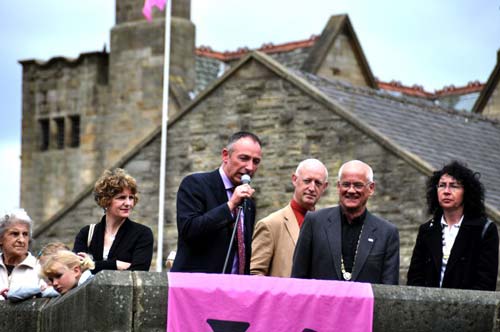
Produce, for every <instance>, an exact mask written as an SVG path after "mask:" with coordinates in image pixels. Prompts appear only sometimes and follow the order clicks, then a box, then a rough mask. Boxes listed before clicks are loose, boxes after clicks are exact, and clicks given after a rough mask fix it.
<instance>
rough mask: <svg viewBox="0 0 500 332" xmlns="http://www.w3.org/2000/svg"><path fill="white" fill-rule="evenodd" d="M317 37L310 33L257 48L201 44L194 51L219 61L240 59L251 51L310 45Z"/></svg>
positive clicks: (277, 49) (265, 51)
mask: <svg viewBox="0 0 500 332" xmlns="http://www.w3.org/2000/svg"><path fill="white" fill-rule="evenodd" d="M318 39H319V36H318V35H311V37H309V38H308V39H303V40H296V41H291V42H286V43H282V44H276V45H275V44H273V43H264V44H262V46H261V47H259V48H254V49H251V48H248V47H240V48H238V49H236V51H224V52H219V51H214V50H213V49H212V48H211V47H210V46H204V45H201V46H199V47H197V48H196V50H195V53H196V55H199V56H205V57H208V58H214V59H217V60H221V61H230V60H236V59H240V58H241V57H243V56H245V55H247V54H248V53H251V52H252V51H261V52H264V53H268V54H269V53H279V52H289V51H293V50H296V49H298V48H307V47H312V46H313V45H314V43H315V42H316V41H317V40H318Z"/></svg>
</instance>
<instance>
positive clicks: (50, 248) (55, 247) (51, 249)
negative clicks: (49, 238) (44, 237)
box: [38, 242, 70, 258]
mask: <svg viewBox="0 0 500 332" xmlns="http://www.w3.org/2000/svg"><path fill="white" fill-rule="evenodd" d="M59 250H70V249H69V247H68V246H67V245H65V244H64V243H62V242H51V243H49V244H47V245H46V246H45V247H43V248H42V249H41V250H40V251H39V252H38V258H40V257H42V256H50V255H54V254H55V253H56V252H58V251H59Z"/></svg>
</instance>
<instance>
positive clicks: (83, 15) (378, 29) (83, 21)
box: [0, 0, 500, 212]
mask: <svg viewBox="0 0 500 332" xmlns="http://www.w3.org/2000/svg"><path fill="white" fill-rule="evenodd" d="M174 1H175V0H174ZM138 10H141V8H138ZM114 11H115V1H114V0H86V1H67V0H43V1H35V0H31V1H1V2H0V22H2V28H1V29H0V73H1V79H0V100H1V101H2V104H1V108H0V109H1V119H2V120H1V121H0V187H1V188H2V189H1V191H0V212H1V211H4V210H7V209H11V208H15V207H18V205H19V187H20V167H21V166H20V153H21V152H20V151H21V148H20V145H21V112H22V108H21V100H22V96H21V89H22V67H21V65H20V64H19V63H18V61H19V60H26V59H39V60H43V61H46V60H49V59H50V58H52V57H55V56H65V57H72V58H75V57H78V55H79V54H80V53H83V52H92V51H100V50H102V49H103V47H104V45H109V34H110V29H111V28H112V26H113V25H114V21H115V13H114ZM336 14H348V15H349V18H350V20H351V23H352V25H353V27H354V30H355V32H356V34H357V37H358V39H359V41H360V43H361V46H362V48H363V51H364V52H365V55H366V58H367V59H368V63H369V65H370V67H371V70H372V72H373V74H374V75H375V76H376V77H377V78H378V79H380V80H382V81H391V80H397V81H400V82H402V83H403V84H405V85H410V86H411V85H413V84H418V85H422V86H423V87H424V88H425V89H426V90H428V91H431V92H432V91H434V90H435V89H440V88H442V87H443V86H445V85H451V84H453V85H455V86H463V85H466V84H467V83H468V82H469V81H474V80H479V81H481V82H483V83H484V82H486V80H487V79H488V77H489V75H490V74H491V72H492V70H493V68H494V66H495V64H496V61H497V51H498V50H499V49H500V0H439V1H436V0H418V1H416V0H407V1H401V0H377V1H373V0H307V1H299V0H252V1H238V0H191V20H192V21H193V22H194V24H195V25H196V45H197V46H201V45H205V46H210V47H212V49H213V50H216V51H221V52H222V51H226V50H236V49H237V48H239V47H249V48H258V47H260V46H262V44H264V43H273V44H280V43H286V42H290V41H296V40H303V39H307V38H309V37H310V36H311V35H313V34H316V35H319V34H320V33H321V31H322V30H323V28H324V27H325V25H326V23H327V22H328V19H329V18H330V16H331V15H336ZM107 48H108V50H109V46H107Z"/></svg>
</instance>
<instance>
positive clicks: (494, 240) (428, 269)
mask: <svg viewBox="0 0 500 332" xmlns="http://www.w3.org/2000/svg"><path fill="white" fill-rule="evenodd" d="M440 220H441V217H440V216H439V217H436V218H433V219H431V220H429V221H428V222H426V223H425V224H423V225H421V226H420V229H419V231H418V235H417V242H416V244H415V248H414V249H413V255H412V257H411V263H410V268H409V270H408V285H411V286H425V287H439V279H440V276H441V264H442V258H443V250H442V228H441V221H440ZM486 222H487V220H486V219H470V218H467V216H465V217H464V219H463V221H462V224H461V226H460V230H459V231H458V235H457V238H456V239H455V242H454V244H453V248H452V250H451V254H450V258H449V259H448V263H447V265H446V271H445V273H444V277H443V284H442V287H443V288H458V289H476V290H492V291H494V290H495V288H496V283H497V274H498V231H497V226H496V225H495V224H494V223H490V224H489V225H488V226H487V228H486V230H485V232H484V236H483V235H482V233H483V229H484V226H485V224H486Z"/></svg>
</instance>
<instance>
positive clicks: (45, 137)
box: [38, 119, 50, 151]
mask: <svg viewBox="0 0 500 332" xmlns="http://www.w3.org/2000/svg"><path fill="white" fill-rule="evenodd" d="M38 123H39V124H40V151H46V150H48V149H49V137H50V131H49V129H50V128H49V120H48V119H41V120H38Z"/></svg>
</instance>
